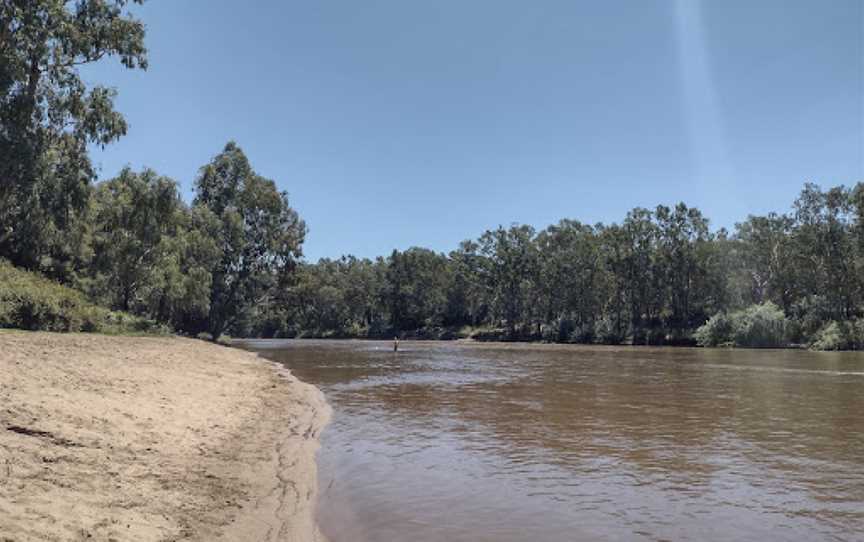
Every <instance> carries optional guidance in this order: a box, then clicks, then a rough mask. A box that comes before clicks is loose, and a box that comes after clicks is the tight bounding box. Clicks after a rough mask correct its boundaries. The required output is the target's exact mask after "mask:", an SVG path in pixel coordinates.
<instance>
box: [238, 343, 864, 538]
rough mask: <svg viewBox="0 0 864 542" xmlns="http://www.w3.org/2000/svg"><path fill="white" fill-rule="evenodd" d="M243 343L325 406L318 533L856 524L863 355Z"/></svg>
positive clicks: (726, 531)
mask: <svg viewBox="0 0 864 542" xmlns="http://www.w3.org/2000/svg"><path fill="white" fill-rule="evenodd" d="M245 346H246V347H248V348H251V349H254V350H259V351H261V353H262V354H263V355H265V356H267V357H269V358H272V359H275V360H278V361H281V362H283V363H285V364H286V365H287V366H288V367H289V368H290V369H291V370H292V371H293V372H294V374H295V375H297V376H298V377H299V378H301V379H303V380H306V381H308V382H311V383H313V384H315V385H317V386H319V387H320V388H321V389H322V390H323V391H324V392H325V394H326V395H327V398H328V400H329V401H330V403H331V404H332V406H333V409H334V419H333V423H332V424H331V425H330V426H329V428H328V429H327V430H326V431H325V432H324V437H323V446H322V450H321V453H320V456H319V461H320V463H319V464H320V483H321V492H322V497H321V503H320V521H321V524H322V530H323V531H324V532H325V534H327V535H328V536H329V537H330V538H331V540H332V542H367V541H368V542H400V541H412V542H425V541H429V542H441V541H466V542H467V541H471V542H478V541H496V542H509V541H525V540H531V541H534V542H541V541H543V542H546V541H552V542H558V541H561V542H564V541H567V542H570V541H574V540H591V541H594V540H658V541H659V540H729V541H742V540H759V541H764V540H864V354H857V353H811V352H801V351H755V350H700V349H666V348H647V347H638V348H611V347H576V346H552V345H483V344H462V343H420V342H418V343H403V346H402V348H400V352H399V353H398V354H394V353H393V352H392V346H391V345H390V344H389V343H378V342H361V341H344V342H341V341H340V342H337V341H329V342H328V341H248V342H246V343H245Z"/></svg>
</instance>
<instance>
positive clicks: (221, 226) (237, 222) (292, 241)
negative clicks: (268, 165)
mask: <svg viewBox="0 0 864 542" xmlns="http://www.w3.org/2000/svg"><path fill="white" fill-rule="evenodd" d="M195 188H196V196H195V201H194V203H193V207H194V209H196V210H200V211H201V212H202V213H205V214H208V215H209V216H211V217H212V218H211V220H210V224H211V229H210V230H209V234H210V236H211V238H212V239H213V240H214V241H215V246H216V247H217V251H218V252H217V254H216V258H215V261H216V263H215V265H214V266H213V268H212V273H211V283H210V306H209V311H208V318H207V320H208V322H207V323H208V329H207V331H208V332H209V333H210V334H211V335H212V336H213V337H214V340H218V338H219V337H220V336H221V335H222V333H223V332H224V331H225V330H226V329H228V328H230V327H232V326H234V325H241V324H242V322H244V321H248V320H249V319H250V318H252V317H253V315H252V314H251V313H252V312H253V311H256V310H257V308H258V307H259V305H260V304H261V303H265V302H266V301H267V298H268V297H269V296H271V295H272V294H273V292H274V290H275V288H276V287H277V286H280V285H285V284H287V281H288V279H289V278H290V274H291V271H293V270H294V268H295V266H296V263H297V260H298V259H299V258H300V256H301V255H302V252H301V245H302V244H303V239H304V237H305V235H306V225H305V223H304V222H303V221H302V220H300V217H299V216H298V215H297V212H296V211H294V209H292V208H291V206H290V205H289V203H288V195H287V193H285V192H280V191H278V190H277V189H276V183H274V182H273V181H272V180H269V179H265V178H264V177H261V176H260V175H258V174H256V173H255V172H254V171H253V170H252V167H251V165H250V164H249V161H248V159H247V158H246V155H245V154H243V151H242V150H241V149H240V147H239V146H237V144H236V143H234V142H230V143H228V144H227V145H226V146H225V148H224V150H223V151H222V152H221V153H220V154H218V155H217V156H216V157H214V158H213V160H212V161H211V162H210V163H209V164H207V165H205V166H204V167H203V168H201V173H200V175H199V176H198V179H197V181H196V184H195ZM247 327H248V326H247Z"/></svg>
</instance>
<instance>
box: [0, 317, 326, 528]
mask: <svg viewBox="0 0 864 542" xmlns="http://www.w3.org/2000/svg"><path fill="white" fill-rule="evenodd" d="M329 416H330V409H329V407H328V405H327V403H326V402H325V400H324V397H323V395H322V394H321V392H320V391H319V390H318V389H317V388H315V387H314V386H311V385H309V384H305V383H303V382H300V381H299V380H297V379H296V378H295V377H293V376H292V375H291V374H290V372H288V371H287V370H286V369H284V368H282V367H280V366H277V365H275V364H273V363H271V362H268V361H266V360H264V359H262V358H259V357H257V356H255V355H254V354H251V353H248V352H244V351H241V350H238V349H235V348H228V347H224V346H218V345H214V344H210V343H206V342H203V341H197V340H192V339H182V338H176V337H170V338H169V337H165V338H156V337H122V336H104V335H90V334H53V333H30V332H17V331H0V541H3V542H7V541H16V542H18V541H29V540H58V541H59V540H64V541H65V540H91V539H95V540H128V541H168V540H179V539H183V540H202V541H203V540H208V541H209V540H256V541H257V540H261V541H276V540H279V541H288V542H300V541H317V540H323V537H322V536H321V535H320V533H319V532H318V528H317V525H316V523H315V502H316V499H317V468H316V463H315V453H316V451H317V449H318V446H319V443H318V436H319V434H320V432H321V430H322V428H323V426H324V425H325V424H326V423H327V420H328V419H329Z"/></svg>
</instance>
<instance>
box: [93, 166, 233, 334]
mask: <svg viewBox="0 0 864 542" xmlns="http://www.w3.org/2000/svg"><path fill="white" fill-rule="evenodd" d="M90 203H91V208H90V217H91V223H92V225H93V228H92V230H93V231H92V239H91V250H92V258H91V261H90V265H89V267H88V269H87V274H86V276H85V278H83V279H82V280H81V281H79V282H80V283H81V286H82V288H83V289H85V291H87V292H89V293H90V296H91V298H93V299H96V300H98V301H99V302H100V303H101V304H103V305H106V306H109V307H111V308H114V309H118V310H123V311H127V312H128V311H132V312H134V313H136V314H141V315H144V316H146V317H148V318H151V319H154V320H158V321H160V322H165V323H166V324H171V325H173V326H174V327H175V328H178V329H186V330H188V331H194V330H195V329H194V328H195V327H196V323H198V322H201V321H203V320H205V319H206V315H207V311H208V309H209V301H210V284H211V269H212V268H213V266H214V265H215V263H216V258H217V248H216V245H215V240H214V239H213V238H212V237H211V235H210V233H209V230H211V229H213V224H212V222H213V220H212V216H211V215H209V214H207V213H206V212H203V211H200V212H199V211H196V212H193V211H192V210H190V209H189V208H188V207H187V206H186V205H185V204H184V203H183V201H182V200H181V199H180V194H179V191H178V189H177V183H176V182H175V181H173V180H172V179H168V178H167V177H161V176H159V175H158V174H156V173H155V172H154V171H152V170H144V171H143V172H141V173H135V172H133V171H131V170H129V169H128V168H127V169H124V170H123V171H121V173H120V175H119V176H118V177H116V178H114V179H111V180H109V181H105V182H103V183H100V184H99V185H98V186H97V188H96V191H95V193H94V195H93V198H92V199H91V202H90ZM197 325H199V326H200V324H197Z"/></svg>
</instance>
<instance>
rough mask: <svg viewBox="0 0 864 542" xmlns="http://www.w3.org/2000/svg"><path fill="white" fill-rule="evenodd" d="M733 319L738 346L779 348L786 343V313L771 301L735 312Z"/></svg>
mask: <svg viewBox="0 0 864 542" xmlns="http://www.w3.org/2000/svg"><path fill="white" fill-rule="evenodd" d="M732 320H733V326H734V328H735V344H736V345H737V346H749V347H754V348H777V347H780V346H785V345H786V337H787V322H786V315H785V314H783V311H782V310H781V309H780V307H778V306H777V305H775V304H774V303H771V302H770V301H769V302H768V303H763V304H761V305H751V306H749V307H747V308H746V309H744V310H742V311H738V312H735V313H733V315H732Z"/></svg>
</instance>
